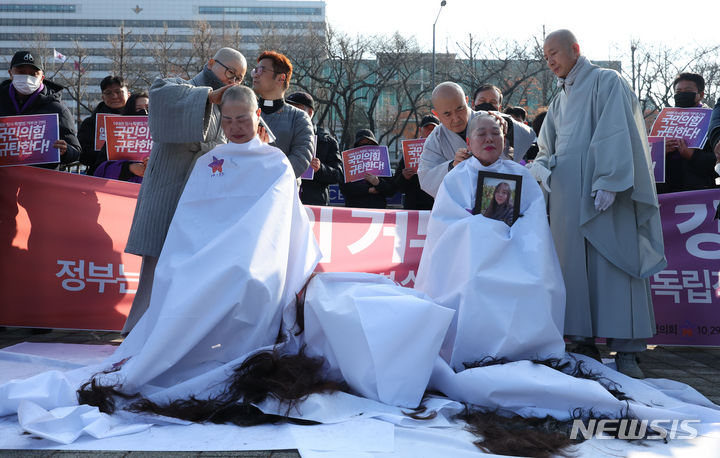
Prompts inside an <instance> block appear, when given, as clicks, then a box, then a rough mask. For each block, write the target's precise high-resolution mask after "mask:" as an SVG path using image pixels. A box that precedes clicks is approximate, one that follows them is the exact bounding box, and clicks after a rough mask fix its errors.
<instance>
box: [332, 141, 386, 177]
mask: <svg viewBox="0 0 720 458" xmlns="http://www.w3.org/2000/svg"><path fill="white" fill-rule="evenodd" d="M342 158H343V165H344V166H345V183H351V182H353V181H358V180H362V179H363V178H365V174H368V173H369V174H372V175H375V176H378V177H389V176H392V173H391V172H390V156H388V150H387V146H374V145H373V146H360V147H358V148H353V149H349V150H347V151H343V152H342Z"/></svg>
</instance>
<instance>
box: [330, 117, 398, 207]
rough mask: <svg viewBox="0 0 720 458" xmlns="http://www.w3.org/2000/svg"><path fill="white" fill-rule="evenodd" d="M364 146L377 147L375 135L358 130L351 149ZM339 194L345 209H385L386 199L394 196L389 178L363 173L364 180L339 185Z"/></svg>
mask: <svg viewBox="0 0 720 458" xmlns="http://www.w3.org/2000/svg"><path fill="white" fill-rule="evenodd" d="M365 145H375V146H377V145H378V142H377V140H375V134H373V133H372V131H371V130H370V129H360V130H358V131H357V132H356V133H355V143H354V145H353V148H358V147H360V146H365ZM340 192H342V194H343V196H344V197H345V206H346V207H356V208H387V199H386V198H387V197H392V196H393V195H394V194H395V187H394V186H393V184H392V181H391V179H390V178H385V177H379V176H376V175H373V174H372V173H365V178H363V179H361V180H357V181H352V182H349V183H340Z"/></svg>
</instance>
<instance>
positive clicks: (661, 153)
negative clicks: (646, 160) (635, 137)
mask: <svg viewBox="0 0 720 458" xmlns="http://www.w3.org/2000/svg"><path fill="white" fill-rule="evenodd" d="M648 142H650V158H651V159H652V168H653V175H654V177H655V183H665V137H653V136H649V137H648Z"/></svg>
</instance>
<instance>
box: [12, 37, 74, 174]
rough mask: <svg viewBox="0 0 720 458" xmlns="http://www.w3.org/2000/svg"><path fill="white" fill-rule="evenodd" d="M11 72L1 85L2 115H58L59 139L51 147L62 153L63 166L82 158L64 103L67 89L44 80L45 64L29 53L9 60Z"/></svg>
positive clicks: (23, 52)
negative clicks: (63, 98) (64, 94)
mask: <svg viewBox="0 0 720 458" xmlns="http://www.w3.org/2000/svg"><path fill="white" fill-rule="evenodd" d="M8 73H9V74H10V79H9V80H5V81H3V82H2V84H0V116H24V115H37V114H52V113H56V114H57V115H58V127H59V133H60V137H59V138H58V139H57V140H56V141H55V142H54V143H53V145H52V147H53V148H57V149H58V150H59V152H60V164H71V163H73V162H75V161H77V160H78V158H79V157H80V142H79V141H78V138H77V136H76V133H75V122H74V121H73V117H72V115H71V114H70V110H68V108H67V107H66V106H65V104H64V103H63V102H62V100H61V97H62V94H61V91H62V90H63V89H64V87H62V86H60V85H59V84H56V83H53V82H52V81H50V80H47V79H45V73H44V71H43V69H42V63H41V62H39V61H38V60H37V59H35V57H34V56H33V55H32V53H31V52H30V51H18V52H16V53H15V54H14V55H13V58H12V60H11V61H10V69H9V70H8ZM58 165H59V164H58V163H50V164H39V165H37V166H38V167H43V168H48V169H55V168H57V167H58Z"/></svg>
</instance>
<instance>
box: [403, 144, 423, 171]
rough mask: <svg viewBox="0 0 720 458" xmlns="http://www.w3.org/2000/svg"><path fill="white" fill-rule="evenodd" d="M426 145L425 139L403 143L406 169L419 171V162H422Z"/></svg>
mask: <svg viewBox="0 0 720 458" xmlns="http://www.w3.org/2000/svg"><path fill="white" fill-rule="evenodd" d="M424 145H425V139H424V138H417V139H414V140H403V141H402V150H403V159H404V160H405V167H407V168H411V169H413V170H417V168H418V162H419V161H420V155H421V154H422V151H423V146H424Z"/></svg>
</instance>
